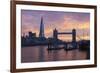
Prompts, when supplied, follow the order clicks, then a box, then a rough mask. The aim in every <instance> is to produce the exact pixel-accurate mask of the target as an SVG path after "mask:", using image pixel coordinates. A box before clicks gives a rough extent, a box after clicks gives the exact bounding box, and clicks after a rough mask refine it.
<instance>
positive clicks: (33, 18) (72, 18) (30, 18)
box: [21, 10, 90, 40]
mask: <svg viewBox="0 0 100 73" xmlns="http://www.w3.org/2000/svg"><path fill="white" fill-rule="evenodd" d="M41 17H43V22H44V33H45V37H47V38H48V37H52V35H53V30H54V29H55V28H56V29H57V30H58V32H71V31H72V29H76V33H77V36H78V37H80V38H84V39H90V13H82V12H58V11H57V12H56V11H39V10H21V18H22V22H21V23H22V29H21V30H22V31H21V35H23V34H25V35H27V34H28V32H29V31H31V32H33V33H36V36H37V37H38V35H39V28H40V21H41ZM83 35H84V36H83ZM78 37H77V40H79V38H78ZM71 38H72V37H71V36H66V35H64V36H59V39H62V40H71Z"/></svg>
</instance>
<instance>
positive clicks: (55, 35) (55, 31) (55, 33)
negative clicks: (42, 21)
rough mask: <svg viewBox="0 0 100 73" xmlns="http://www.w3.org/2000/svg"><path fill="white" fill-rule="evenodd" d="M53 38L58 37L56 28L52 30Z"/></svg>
mask: <svg viewBox="0 0 100 73" xmlns="http://www.w3.org/2000/svg"><path fill="white" fill-rule="evenodd" d="M53 38H55V39H58V31H57V29H56V28H55V29H54V30H53Z"/></svg>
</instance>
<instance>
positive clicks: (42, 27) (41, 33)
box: [39, 17, 45, 38]
mask: <svg viewBox="0 0 100 73" xmlns="http://www.w3.org/2000/svg"><path fill="white" fill-rule="evenodd" d="M39 37H40V38H43V37H45V35H44V23H43V17H41V22H40V32H39Z"/></svg>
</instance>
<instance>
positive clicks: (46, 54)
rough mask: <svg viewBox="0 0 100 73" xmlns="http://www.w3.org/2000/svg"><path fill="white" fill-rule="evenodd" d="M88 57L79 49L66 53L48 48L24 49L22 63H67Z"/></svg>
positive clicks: (34, 47) (62, 50)
mask: <svg viewBox="0 0 100 73" xmlns="http://www.w3.org/2000/svg"><path fill="white" fill-rule="evenodd" d="M86 57H87V52H86V51H79V50H78V49H75V50H69V51H65V50H64V49H60V50H51V51H48V50H47V46H33V47H22V50H21V62H22V63H25V62H26V63H28V62H46V61H67V60H85V59H86Z"/></svg>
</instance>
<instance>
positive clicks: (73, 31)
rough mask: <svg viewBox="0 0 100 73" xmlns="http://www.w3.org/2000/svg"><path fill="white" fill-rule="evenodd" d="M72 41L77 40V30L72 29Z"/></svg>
mask: <svg viewBox="0 0 100 73" xmlns="http://www.w3.org/2000/svg"><path fill="white" fill-rule="evenodd" d="M72 42H76V30H75V29H73V30H72Z"/></svg>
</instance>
